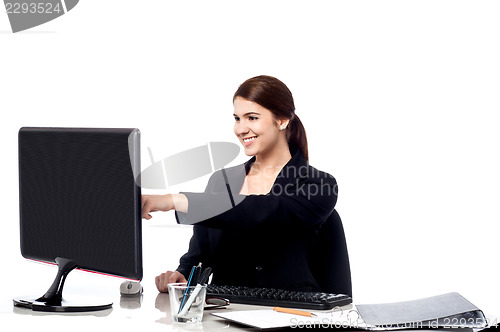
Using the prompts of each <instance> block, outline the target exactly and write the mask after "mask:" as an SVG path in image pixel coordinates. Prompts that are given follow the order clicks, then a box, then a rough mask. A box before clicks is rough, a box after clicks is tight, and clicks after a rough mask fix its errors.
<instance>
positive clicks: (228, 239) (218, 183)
mask: <svg viewBox="0 0 500 332" xmlns="http://www.w3.org/2000/svg"><path fill="white" fill-rule="evenodd" d="M254 161H255V157H253V158H252V159H250V160H249V161H248V162H246V163H245V164H243V165H240V166H236V167H232V168H229V169H226V170H224V171H218V172H216V173H214V174H213V175H212V177H211V178H210V180H209V182H208V185H207V188H206V190H205V192H204V193H184V194H185V195H186V196H187V198H188V201H189V206H188V209H189V211H188V213H182V212H176V218H177V222H178V223H181V224H194V227H193V236H192V238H191V241H190V243H189V250H188V252H187V253H186V254H185V255H184V256H182V257H181V259H180V265H179V267H178V268H177V270H178V271H179V272H181V273H182V274H183V275H184V276H186V277H187V276H189V273H190V270H191V268H192V266H193V265H197V264H198V262H202V263H203V266H211V267H212V268H213V279H212V282H213V283H214V284H224V285H239V286H249V287H273V288H282V289H294V290H316V291H319V290H321V288H320V286H319V284H318V281H317V280H316V279H315V277H314V276H313V273H312V272H311V264H312V263H311V262H313V261H314V260H317V258H318V257H313V256H314V255H317V254H318V253H317V252H316V250H315V249H316V242H317V239H318V230H319V229H320V228H321V226H322V224H323V223H324V221H325V220H326V219H327V218H328V217H329V216H330V215H331V214H332V212H333V210H334V207H335V203H336V201H337V183H336V181H335V179H334V178H333V176H331V175H330V174H328V173H324V172H321V171H319V170H317V169H315V168H314V167H312V166H310V165H308V163H307V161H306V160H305V158H304V157H303V156H302V154H301V153H300V152H299V151H292V158H291V159H290V161H289V162H288V163H287V164H286V165H285V167H284V168H283V169H282V170H281V172H280V173H279V175H278V177H277V178H276V181H275V183H274V184H273V187H272V189H271V191H270V192H269V193H268V194H266V195H248V196H247V195H239V191H240V189H241V187H242V185H243V181H244V179H245V176H246V174H247V173H248V171H249V169H250V167H251V166H252V164H253V162H254Z"/></svg>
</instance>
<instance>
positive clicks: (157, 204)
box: [142, 194, 188, 220]
mask: <svg viewBox="0 0 500 332" xmlns="http://www.w3.org/2000/svg"><path fill="white" fill-rule="evenodd" d="M170 210H177V211H180V212H187V211H188V199H187V197H186V196H185V195H184V194H167V195H142V217H143V218H144V219H147V220H149V219H151V218H153V216H152V215H151V214H150V213H151V212H156V211H170Z"/></svg>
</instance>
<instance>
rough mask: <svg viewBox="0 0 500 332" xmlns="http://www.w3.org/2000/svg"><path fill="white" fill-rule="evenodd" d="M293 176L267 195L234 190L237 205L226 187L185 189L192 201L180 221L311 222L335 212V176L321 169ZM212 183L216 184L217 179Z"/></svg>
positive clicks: (217, 224) (237, 224) (215, 224)
mask: <svg viewBox="0 0 500 332" xmlns="http://www.w3.org/2000/svg"><path fill="white" fill-rule="evenodd" d="M293 180H294V181H288V182H286V183H285V184H283V185H280V186H276V185H275V186H274V187H273V190H271V192H270V193H269V194H266V195H248V196H246V195H238V194H236V195H235V194H234V193H233V198H234V201H235V204H236V205H235V206H234V207H232V205H231V202H230V200H229V196H228V192H227V191H226V192H224V191H221V192H211V191H205V192H204V193H184V194H185V195H186V197H187V198H188V201H189V203H188V213H186V214H185V213H181V212H178V213H177V214H176V216H177V222H179V223H183V224H193V223H195V224H196V225H202V226H206V227H212V228H221V229H230V230H248V229H253V228H257V227H263V226H264V227H265V226H285V227H289V226H310V225H315V224H318V223H321V222H323V221H324V220H325V219H326V218H327V217H328V216H329V215H330V214H331V213H332V211H333V209H334V207H335V204H336V201H337V183H336V181H335V178H333V177H332V176H331V175H329V174H327V173H323V172H320V173H318V174H317V175H316V176H308V177H302V178H300V177H297V178H295V179H293ZM213 181H216V179H214V180H213ZM209 185H212V186H214V185H215V183H214V182H212V184H210V183H209ZM219 187H220V186H219ZM292 223H296V224H297V225H293V224H292Z"/></svg>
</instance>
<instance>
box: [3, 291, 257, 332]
mask: <svg viewBox="0 0 500 332" xmlns="http://www.w3.org/2000/svg"><path fill="white" fill-rule="evenodd" d="M113 300H114V303H113V308H112V309H108V310H103V311H95V312H89V313H44V312H36V311H31V310H29V309H24V308H17V307H14V306H13V305H12V304H11V305H12V310H11V311H10V312H8V309H7V310H5V309H6V307H7V306H8V304H6V303H3V308H4V310H3V312H1V313H0V326H2V327H12V328H16V329H19V328H21V329H23V330H28V329H29V330H33V331H48V330H51V329H52V330H55V331H62V329H63V328H66V329H70V330H71V331H74V330H75V329H76V330H77V331H80V330H85V331H105V330H106V331H120V330H121V331H156V330H158V331H171V330H174V331H184V330H185V331H219V330H221V329H224V330H225V331H250V330H252V331H255V330H256V329H252V328H245V327H243V326H241V325H237V324H235V323H230V322H227V321H224V320H223V319H220V318H217V317H215V316H213V315H211V313H212V312H216V311H219V312H220V311H231V310H243V309H244V310H249V309H262V308H263V307H258V306H246V305H238V304H231V305H229V306H227V307H226V308H224V309H216V310H206V311H205V312H204V315H203V322H202V323H199V324H183V323H174V322H173V321H172V316H171V314H170V300H169V297H168V294H159V293H157V292H149V293H145V294H143V295H142V296H141V297H125V296H119V295H117V296H116V298H115V299H113Z"/></svg>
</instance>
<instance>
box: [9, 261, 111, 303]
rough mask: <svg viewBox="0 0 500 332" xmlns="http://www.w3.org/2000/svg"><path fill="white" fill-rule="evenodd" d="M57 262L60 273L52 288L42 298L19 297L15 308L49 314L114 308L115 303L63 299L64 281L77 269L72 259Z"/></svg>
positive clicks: (15, 300)
mask: <svg viewBox="0 0 500 332" xmlns="http://www.w3.org/2000/svg"><path fill="white" fill-rule="evenodd" d="M55 262H56V263H57V266H58V271H57V275H56V278H55V279H54V282H53V283H52V286H50V288H49V290H48V291H47V292H46V293H45V294H44V295H43V296H42V297H38V298H37V297H27V298H26V297H19V298H15V299H14V306H16V307H23V308H28V309H31V310H33V311H48V312H85V311H97V310H105V309H109V308H111V307H112V305H113V303H108V302H104V303H102V302H101V301H98V302H97V303H96V301H95V300H93V299H92V298H91V299H88V298H83V299H78V300H77V301H75V300H71V301H68V300H67V299H63V297H62V293H63V288H64V281H65V280H66V277H67V276H68V274H69V273H70V272H71V271H73V269H75V268H76V267H77V265H76V263H75V262H74V261H72V260H71V259H66V258H61V257H57V258H56V259H55Z"/></svg>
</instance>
